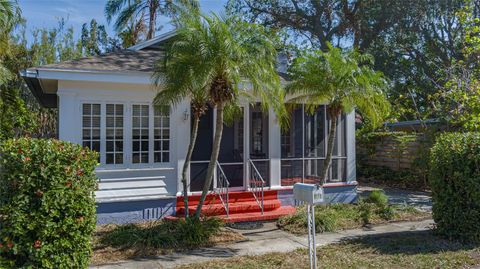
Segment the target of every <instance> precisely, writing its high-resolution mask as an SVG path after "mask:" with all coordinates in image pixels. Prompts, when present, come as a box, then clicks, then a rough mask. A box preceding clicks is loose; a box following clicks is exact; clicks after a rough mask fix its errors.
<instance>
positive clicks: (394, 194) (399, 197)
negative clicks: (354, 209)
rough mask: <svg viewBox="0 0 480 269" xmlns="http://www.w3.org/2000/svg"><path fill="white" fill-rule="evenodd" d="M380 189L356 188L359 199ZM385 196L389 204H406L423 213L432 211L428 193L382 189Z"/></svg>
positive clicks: (430, 198)
mask: <svg viewBox="0 0 480 269" xmlns="http://www.w3.org/2000/svg"><path fill="white" fill-rule="evenodd" d="M379 189H380V188H375V187H369V186H358V189H357V191H358V194H359V195H360V196H361V197H366V196H368V194H369V193H370V192H372V191H373V190H379ZM382 189H383V191H385V194H386V195H387V196H388V199H389V201H390V203H392V204H401V205H403V204H406V205H411V206H414V207H416V208H418V209H420V210H423V211H432V197H431V195H430V193H428V192H422V191H410V190H403V189H395V188H382Z"/></svg>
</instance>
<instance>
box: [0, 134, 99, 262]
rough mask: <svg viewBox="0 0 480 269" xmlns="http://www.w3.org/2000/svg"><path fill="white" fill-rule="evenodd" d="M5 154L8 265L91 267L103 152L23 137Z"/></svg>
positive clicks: (3, 252)
mask: <svg viewBox="0 0 480 269" xmlns="http://www.w3.org/2000/svg"><path fill="white" fill-rule="evenodd" d="M0 155H1V156H2V158H1V159H0V160H1V163H0V164H1V170H0V171H1V180H0V216H1V218H0V259H1V265H2V266H4V267H8V268H24V267H28V268H30V267H33V268H59V267H69V268H86V267H88V265H89V259H90V255H91V254H92V249H91V243H90V242H91V236H92V233H93V231H94V229H95V222H96V221H95V216H96V215H95V211H96V210H95V197H94V191H95V190H96V187H97V178H96V176H95V174H94V169H95V166H96V165H97V157H98V156H97V154H96V153H95V152H92V151H90V150H88V149H86V148H82V147H81V146H78V145H74V144H70V143H67V142H61V141H58V140H45V139H30V138H21V139H16V140H15V139H14V140H7V141H5V142H4V143H3V144H2V147H1V151H0Z"/></svg>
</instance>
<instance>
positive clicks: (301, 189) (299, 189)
mask: <svg viewBox="0 0 480 269" xmlns="http://www.w3.org/2000/svg"><path fill="white" fill-rule="evenodd" d="M293 197H294V198H295V200H298V201H301V202H304V203H306V204H307V223H308V253H309V258H310V268H311V269H316V268H317V244H316V241H315V205H316V204H320V203H323V201H324V193H323V188H322V187H321V186H320V185H314V184H303V183H295V185H293Z"/></svg>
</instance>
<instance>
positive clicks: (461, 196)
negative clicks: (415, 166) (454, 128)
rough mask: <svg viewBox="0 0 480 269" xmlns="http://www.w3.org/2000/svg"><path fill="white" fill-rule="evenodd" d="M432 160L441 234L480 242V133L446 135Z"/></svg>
mask: <svg viewBox="0 0 480 269" xmlns="http://www.w3.org/2000/svg"><path fill="white" fill-rule="evenodd" d="M430 157H431V159H430V161H431V171H430V185H431V188H432V195H433V218H434V220H435V223H436V225H437V229H438V232H439V233H440V234H442V235H445V236H447V237H449V238H452V239H460V240H463V241H474V242H480V223H479V222H480V133H448V134H443V135H441V136H440V137H439V138H438V139H437V142H436V143H435V145H434V146H433V148H432V150H431V156H430Z"/></svg>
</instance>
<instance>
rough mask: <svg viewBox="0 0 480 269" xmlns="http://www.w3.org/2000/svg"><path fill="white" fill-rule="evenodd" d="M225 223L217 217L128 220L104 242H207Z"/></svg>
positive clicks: (172, 245) (167, 245)
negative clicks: (138, 222)
mask: <svg viewBox="0 0 480 269" xmlns="http://www.w3.org/2000/svg"><path fill="white" fill-rule="evenodd" d="M222 225H223V222H222V221H221V220H220V219H217V218H205V219H202V220H200V219H196V218H188V219H186V220H185V219H179V220H178V221H168V220H164V221H159V222H156V223H152V224H151V225H149V226H147V227H141V226H139V225H136V224H128V225H122V226H119V227H118V228H116V229H114V230H113V231H111V232H109V233H107V234H105V235H104V236H103V237H102V238H101V239H100V242H101V243H102V244H105V245H109V246H113V247H126V248H131V247H133V246H142V247H143V248H155V249H158V248H163V249H187V248H194V247H199V246H205V245H207V244H208V243H209V239H210V237H211V236H212V235H214V234H216V233H217V232H218V231H219V229H220V227H221V226H222Z"/></svg>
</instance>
